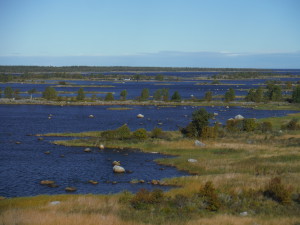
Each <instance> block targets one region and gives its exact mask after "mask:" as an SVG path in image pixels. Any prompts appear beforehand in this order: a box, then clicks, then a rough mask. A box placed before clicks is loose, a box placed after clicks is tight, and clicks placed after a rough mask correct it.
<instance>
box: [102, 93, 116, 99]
mask: <svg viewBox="0 0 300 225" xmlns="http://www.w3.org/2000/svg"><path fill="white" fill-rule="evenodd" d="M104 100H105V101H113V100H115V98H114V95H113V94H112V93H111V92H109V93H107V94H106V96H105V99H104Z"/></svg>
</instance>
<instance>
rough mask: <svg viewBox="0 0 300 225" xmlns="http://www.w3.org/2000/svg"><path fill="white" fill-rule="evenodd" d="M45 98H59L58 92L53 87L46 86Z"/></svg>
mask: <svg viewBox="0 0 300 225" xmlns="http://www.w3.org/2000/svg"><path fill="white" fill-rule="evenodd" d="M43 98H45V99H47V100H53V99H56V98H57V92H56V90H55V89H54V88H53V87H50V86H48V87H46V89H45V91H44V92H43Z"/></svg>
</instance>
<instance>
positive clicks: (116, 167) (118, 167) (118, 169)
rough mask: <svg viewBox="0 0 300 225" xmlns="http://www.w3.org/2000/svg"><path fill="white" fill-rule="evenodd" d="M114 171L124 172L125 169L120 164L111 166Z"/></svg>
mask: <svg viewBox="0 0 300 225" xmlns="http://www.w3.org/2000/svg"><path fill="white" fill-rule="evenodd" d="M113 171H114V173H125V169H124V168H123V167H122V166H117V165H115V166H114V167H113Z"/></svg>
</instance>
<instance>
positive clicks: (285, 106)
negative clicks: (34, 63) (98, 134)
mask: <svg viewBox="0 0 300 225" xmlns="http://www.w3.org/2000/svg"><path fill="white" fill-rule="evenodd" d="M220 97H221V96H220ZM238 98H243V96H238ZM0 104H2V105H59V106H72V105H76V106H77V105H83V106H85V105H88V106H91V105H109V106H114V105H118V106H119V105H122V106H128V108H130V106H134V105H155V106H211V107H214V106H224V107H225V106H229V107H232V106H240V107H249V108H254V109H258V110H300V104H291V103H288V102H268V103H254V102H243V101H234V102H224V101H219V100H214V101H209V102H208V101H190V100H185V101H181V102H175V101H167V102H166V101H153V100H149V101H136V100H126V101H123V100H114V101H100V100H96V101H47V100H44V99H20V100H12V99H4V98H0Z"/></svg>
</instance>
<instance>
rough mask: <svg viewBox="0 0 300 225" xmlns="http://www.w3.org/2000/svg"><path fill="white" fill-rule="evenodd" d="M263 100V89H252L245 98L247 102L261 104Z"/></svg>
mask: <svg viewBox="0 0 300 225" xmlns="http://www.w3.org/2000/svg"><path fill="white" fill-rule="evenodd" d="M262 100H263V90H262V88H261V87H259V88H258V89H256V90H255V89H253V88H251V89H250V90H249V92H248V94H247V95H246V97H245V101H247V102H261V101H262Z"/></svg>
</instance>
